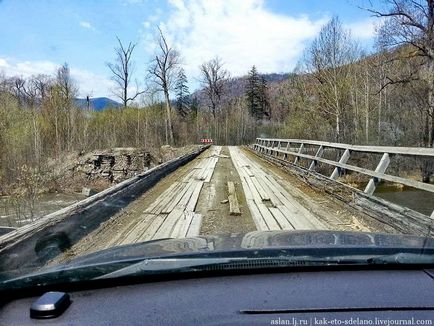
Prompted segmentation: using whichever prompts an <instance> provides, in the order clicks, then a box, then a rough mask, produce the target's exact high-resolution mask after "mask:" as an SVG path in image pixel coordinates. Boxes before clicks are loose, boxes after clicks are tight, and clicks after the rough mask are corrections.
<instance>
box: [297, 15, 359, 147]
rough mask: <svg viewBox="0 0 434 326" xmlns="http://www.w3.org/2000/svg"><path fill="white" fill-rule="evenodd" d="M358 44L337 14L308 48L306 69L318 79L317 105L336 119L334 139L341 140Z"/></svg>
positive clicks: (357, 55)
mask: <svg viewBox="0 0 434 326" xmlns="http://www.w3.org/2000/svg"><path fill="white" fill-rule="evenodd" d="M359 57H360V56H359V51H358V47H357V45H356V44H355V43H354V41H352V39H351V35H350V33H349V32H348V31H346V30H345V29H344V28H343V27H342V24H341V22H340V21H339V18H338V17H333V18H332V19H331V20H330V21H329V22H328V23H327V24H326V25H325V26H324V27H323V28H322V29H321V31H320V33H319V36H318V37H317V38H316V39H315V40H314V41H313V43H312V45H311V47H310V48H309V49H308V50H307V55H306V59H305V61H306V66H307V70H308V71H309V72H311V73H312V74H313V76H314V77H315V78H316V80H317V81H318V83H317V88H318V92H319V95H320V97H321V101H320V107H319V108H318V109H319V110H320V111H322V112H323V113H324V114H325V115H326V116H327V117H330V118H332V119H334V125H335V140H336V142H339V141H340V140H341V136H342V135H341V132H342V130H341V129H342V117H343V115H344V112H345V110H346V109H347V108H346V107H347V106H348V105H347V102H348V94H349V90H350V88H349V85H350V77H351V76H352V74H353V65H352V64H353V63H354V62H356V60H357V59H358V58H359Z"/></svg>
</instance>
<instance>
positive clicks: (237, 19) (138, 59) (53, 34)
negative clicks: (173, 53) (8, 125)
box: [0, 0, 380, 99]
mask: <svg viewBox="0 0 434 326" xmlns="http://www.w3.org/2000/svg"><path fill="white" fill-rule="evenodd" d="M366 1H368V0H105V1H102V0H98V1H97V0H75V1H72V0H71V1H66V0H38V1H34V0H19V1H18V0H0V73H1V72H3V73H4V74H5V75H6V76H14V75H18V76H22V77H29V76H31V75H32V74H38V73H44V74H54V73H55V71H56V69H57V68H58V67H59V66H60V65H61V64H63V63H65V62H67V63H68V65H69V66H70V69H71V75H72V77H73V78H74V80H75V81H76V82H77V84H78V86H79V91H80V96H81V97H84V96H86V95H91V96H92V97H101V96H105V97H110V98H113V99H114V96H113V92H112V89H113V82H112V81H111V80H110V72H109V70H108V68H107V66H106V63H107V62H112V61H113V60H114V48H115V46H116V42H117V41H116V36H118V37H119V38H120V39H121V40H122V41H123V42H124V43H128V42H130V41H131V42H134V43H137V46H136V49H135V51H134V54H133V61H134V65H135V74H134V77H133V78H135V79H137V80H138V82H139V83H143V81H144V76H145V75H146V67H147V66H148V65H149V62H150V60H151V58H152V53H153V52H154V50H155V37H156V32H157V27H158V26H159V27H160V28H161V29H162V30H163V32H164V34H165V35H166V37H167V39H168V41H169V43H170V44H172V45H173V46H174V47H175V48H176V49H177V50H178V51H179V52H180V53H181V60H182V64H183V67H184V69H185V71H186V74H187V77H188V78H189V81H190V88H191V89H192V90H194V89H195V88H197V87H198V86H199V83H198V79H199V68H198V67H199V65H200V64H201V63H202V62H205V61H208V60H210V59H212V58H214V57H215V56H218V57H219V58H220V59H221V60H222V61H223V62H224V64H225V68H226V69H227V70H229V71H230V73H231V75H232V76H234V77H235V76H242V75H245V74H246V73H247V71H248V70H249V68H250V67H251V66H252V65H256V66H257V68H258V70H259V72H261V73H271V72H276V73H279V72H290V71H291V70H292V69H294V67H295V65H296V64H297V61H298V60H299V59H300V57H301V55H302V53H303V51H304V49H305V48H306V47H308V46H309V44H310V42H311V41H312V40H313V39H314V38H315V37H316V36H317V35H318V33H319V31H320V29H321V27H322V26H323V25H324V24H325V23H327V21H328V20H329V19H330V18H331V17H333V16H334V15H338V16H339V18H340V19H341V21H342V23H343V25H344V27H345V28H347V29H349V30H351V33H352V36H353V37H354V38H355V39H356V40H358V42H359V43H360V45H361V46H362V47H363V48H365V49H366V50H367V51H370V49H371V48H372V45H373V42H374V38H375V26H376V25H377V24H378V21H376V18H374V17H371V15H370V13H369V12H367V11H365V10H362V9H360V8H359V7H360V6H362V7H363V6H364V5H365V3H364V2H366ZM378 1H380V0H378ZM370 2H374V3H375V2H376V0H370Z"/></svg>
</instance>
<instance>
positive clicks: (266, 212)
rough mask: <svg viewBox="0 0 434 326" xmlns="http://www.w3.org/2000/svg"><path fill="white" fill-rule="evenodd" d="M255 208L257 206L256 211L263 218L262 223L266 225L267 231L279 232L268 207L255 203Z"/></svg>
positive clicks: (278, 227)
mask: <svg viewBox="0 0 434 326" xmlns="http://www.w3.org/2000/svg"><path fill="white" fill-rule="evenodd" d="M255 202H256V201H255ZM256 206H258V209H259V211H260V212H261V215H262V216H263V218H264V221H265V223H266V224H267V227H268V229H269V230H280V226H279V224H278V223H277V222H276V220H275V219H274V216H273V214H271V212H270V210H269V209H268V207H267V206H265V204H263V203H258V202H256Z"/></svg>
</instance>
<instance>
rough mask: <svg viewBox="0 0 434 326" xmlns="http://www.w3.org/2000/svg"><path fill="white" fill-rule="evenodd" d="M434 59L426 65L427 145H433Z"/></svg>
mask: <svg viewBox="0 0 434 326" xmlns="http://www.w3.org/2000/svg"><path fill="white" fill-rule="evenodd" d="M433 74H434V60H431V62H430V63H429V67H428V137H427V138H428V141H427V147H433V145H434V144H433V142H434V139H433V138H434V75H433Z"/></svg>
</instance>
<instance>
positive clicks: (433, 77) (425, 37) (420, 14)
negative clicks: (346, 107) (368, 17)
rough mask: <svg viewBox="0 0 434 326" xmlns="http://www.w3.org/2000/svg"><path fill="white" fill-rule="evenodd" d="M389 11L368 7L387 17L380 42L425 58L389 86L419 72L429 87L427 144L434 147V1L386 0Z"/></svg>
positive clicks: (406, 54) (404, 56)
mask: <svg viewBox="0 0 434 326" xmlns="http://www.w3.org/2000/svg"><path fill="white" fill-rule="evenodd" d="M383 2H384V3H385V4H386V5H387V9H386V10H385V11H380V10H377V9H375V8H373V7H371V8H366V9H367V10H368V11H370V12H371V13H373V14H374V15H375V16H376V17H382V18H383V19H385V22H384V24H383V25H382V26H381V28H380V29H379V41H380V44H381V45H383V46H384V47H386V48H389V49H396V48H397V47H401V46H403V45H404V46H407V47H408V48H409V49H408V51H402V52H400V51H397V53H399V55H400V59H407V60H410V59H417V60H421V64H422V67H423V69H420V67H418V68H417V71H413V72H411V73H410V74H408V75H407V76H402V78H399V80H398V79H391V78H388V80H387V82H386V84H385V85H384V86H386V85H388V84H396V83H407V82H410V81H413V80H414V79H415V75H419V77H420V78H421V79H422V80H425V81H426V83H427V86H428V108H427V128H426V129H427V130H426V145H427V146H428V147H433V146H434V0H383Z"/></svg>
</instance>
